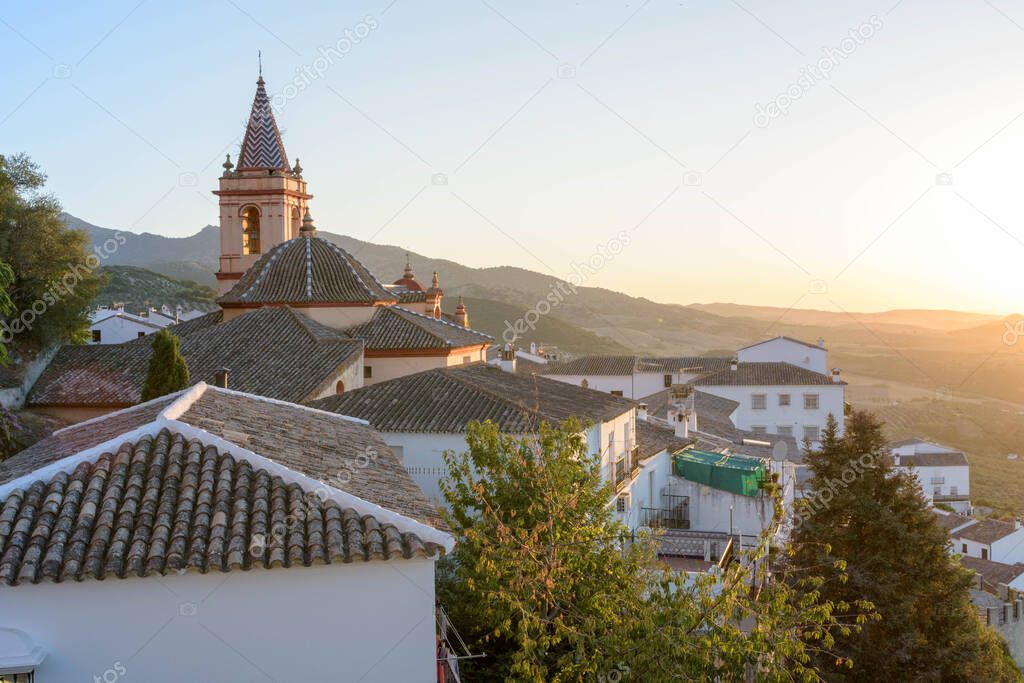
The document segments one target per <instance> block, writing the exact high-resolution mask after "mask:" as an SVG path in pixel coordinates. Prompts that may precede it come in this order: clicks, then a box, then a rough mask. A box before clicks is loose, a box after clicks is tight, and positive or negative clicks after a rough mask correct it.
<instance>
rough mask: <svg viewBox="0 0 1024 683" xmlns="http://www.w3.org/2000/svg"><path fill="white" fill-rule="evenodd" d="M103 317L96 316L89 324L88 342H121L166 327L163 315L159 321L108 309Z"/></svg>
mask: <svg viewBox="0 0 1024 683" xmlns="http://www.w3.org/2000/svg"><path fill="white" fill-rule="evenodd" d="M108 313H109V315H107V316H105V317H97V318H96V319H95V321H94V322H92V323H91V324H90V325H89V332H90V333H91V334H90V338H89V343H90V344H121V343H123V342H127V341H131V340H133V339H138V338H139V337H145V336H146V335H147V334H152V333H154V332H156V331H157V330H160V329H162V328H164V327H167V325H168V324H170V323H167V322H165V319H164V318H163V316H161V317H160V319H159V322H156V321H150V320H149V319H148V318H143V317H141V316H136V315H132V314H131V313H124V312H119V311H109V312H108Z"/></svg>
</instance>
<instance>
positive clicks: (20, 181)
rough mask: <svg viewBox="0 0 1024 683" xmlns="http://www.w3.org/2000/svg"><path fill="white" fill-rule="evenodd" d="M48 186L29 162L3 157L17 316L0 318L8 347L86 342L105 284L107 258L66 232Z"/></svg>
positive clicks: (1, 206)
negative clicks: (45, 189)
mask: <svg viewBox="0 0 1024 683" xmlns="http://www.w3.org/2000/svg"><path fill="white" fill-rule="evenodd" d="M45 182H46V176H45V175H43V174H42V173H41V172H40V171H39V167H38V166H37V165H36V164H35V163H33V162H32V160H31V159H29V158H28V157H27V156H25V155H20V154H19V155H14V156H3V155H0V254H3V257H4V260H5V261H6V262H7V263H8V264H9V265H10V267H11V269H12V271H13V280H12V282H11V283H10V284H9V286H8V288H7V291H8V294H9V296H10V299H11V303H12V306H13V310H11V309H8V310H7V311H4V312H2V317H0V331H2V333H3V336H4V338H5V339H6V340H7V341H8V343H9V342H10V341H11V340H12V339H15V338H16V339H18V341H19V342H23V343H26V344H34V345H36V346H46V345H49V344H51V343H62V342H66V341H84V340H85V338H86V335H87V333H88V328H89V316H88V314H89V306H90V304H91V302H92V300H93V298H94V297H95V296H96V294H97V293H98V292H99V290H100V287H101V286H102V284H103V278H102V276H101V275H99V274H98V272H97V269H98V268H99V266H100V265H101V263H102V258H105V257H106V252H103V253H98V252H96V251H94V250H92V249H90V248H89V237H88V235H86V234H85V233H84V232H79V231H76V230H68V229H67V228H66V227H65V225H64V222H63V220H61V209H60V204H59V203H58V202H57V200H56V199H54V198H53V197H52V196H50V195H48V194H45V193H43V192H42V188H43V185H44V184H45ZM115 241H116V240H115ZM101 257H102V258H101Z"/></svg>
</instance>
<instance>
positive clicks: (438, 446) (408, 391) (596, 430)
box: [309, 363, 639, 504]
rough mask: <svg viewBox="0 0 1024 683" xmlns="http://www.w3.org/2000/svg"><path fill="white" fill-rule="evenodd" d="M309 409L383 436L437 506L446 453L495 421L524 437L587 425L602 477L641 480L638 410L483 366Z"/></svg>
mask: <svg viewBox="0 0 1024 683" xmlns="http://www.w3.org/2000/svg"><path fill="white" fill-rule="evenodd" d="M309 405H311V406H314V407H316V408H319V409H322V410H329V411H331V412H333V413H338V414H341V415H349V416H352V417H356V418H360V419H364V420H366V421H368V422H369V423H370V424H371V425H372V426H373V428H374V429H376V430H377V431H378V432H380V433H381V435H382V436H383V437H384V441H385V442H386V443H387V444H388V446H389V447H390V448H391V449H392V451H393V452H394V453H395V454H396V455H397V456H398V457H399V459H400V460H401V461H402V463H403V464H404V465H405V468H406V470H407V471H408V472H409V475H410V476H411V477H412V479H413V481H415V482H416V483H417V484H418V485H419V486H420V487H421V488H422V489H423V492H424V493H425V494H426V496H427V498H428V499H430V500H432V501H434V502H435V503H437V504H440V503H441V502H442V495H441V489H440V481H441V480H442V479H443V478H444V477H445V476H447V470H446V468H445V464H444V458H443V455H444V452H445V451H448V450H454V451H459V452H462V451H465V450H466V447H467V446H466V427H467V425H468V424H469V423H470V422H471V421H473V420H480V421H483V420H491V421H493V422H495V423H496V424H497V425H498V426H499V427H500V428H501V430H502V431H503V432H505V433H508V434H515V435H527V434H533V433H535V432H536V429H537V426H538V425H539V423H540V422H541V421H547V422H549V423H551V424H558V423H561V422H562V421H564V420H566V419H568V418H570V417H576V418H579V419H580V420H581V421H582V422H585V423H587V422H589V423H590V424H589V426H587V427H585V431H584V437H585V439H586V442H587V446H588V449H589V451H590V452H591V453H594V454H599V455H600V463H601V469H602V472H604V474H605V477H606V478H607V479H608V480H610V481H613V482H615V483H616V484H622V483H624V481H625V480H626V479H627V478H633V476H634V475H635V474H636V473H637V471H638V470H637V469H636V468H635V467H634V464H637V463H638V454H639V451H638V448H637V435H636V409H635V407H634V404H633V402H632V401H627V400H625V399H622V398H619V397H617V396H611V395H609V394H605V393H602V392H599V391H593V390H590V389H582V388H580V387H573V386H569V385H566V384H563V383H561V382H555V381H553V380H549V379H545V378H543V377H536V376H524V375H520V374H516V373H512V372H507V371H503V370H501V369H500V368H497V367H494V366H492V365H488V364H485V363H472V364H469V365H464V366H457V367H450V368H443V369H441V368H438V369H435V370H428V371H426V372H420V373H417V374H414V375H407V376H405V377H399V378H397V379H393V380H388V381H386V382H379V383H377V384H374V385H371V386H367V387H363V388H361V389H357V390H355V391H349V392H345V393H344V394H340V395H336V396H329V397H327V398H324V399H320V400H316V401H312V402H311V403H310V404H309Z"/></svg>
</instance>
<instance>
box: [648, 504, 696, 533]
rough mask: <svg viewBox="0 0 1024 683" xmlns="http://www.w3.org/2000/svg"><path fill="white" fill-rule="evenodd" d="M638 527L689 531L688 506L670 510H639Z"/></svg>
mask: <svg viewBox="0 0 1024 683" xmlns="http://www.w3.org/2000/svg"><path fill="white" fill-rule="evenodd" d="M640 525H641V526H647V527H651V528H652V529H689V528H690V506H689V503H687V504H686V505H685V506H682V507H677V508H674V509H671V508H640Z"/></svg>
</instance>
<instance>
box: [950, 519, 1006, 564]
mask: <svg viewBox="0 0 1024 683" xmlns="http://www.w3.org/2000/svg"><path fill="white" fill-rule="evenodd" d="M949 538H950V541H951V542H952V544H953V552H957V553H960V554H961V555H965V556H967V557H977V558H980V559H982V560H992V561H993V562H1003V563H1005V564H1016V563H1018V562H1024V528H1022V527H1021V524H1020V522H1019V521H1014V522H1003V521H1000V520H997V519H982V520H971V521H970V523H968V524H965V525H963V526H960V527H957V528H955V529H953V530H952V531H950V532H949Z"/></svg>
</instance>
